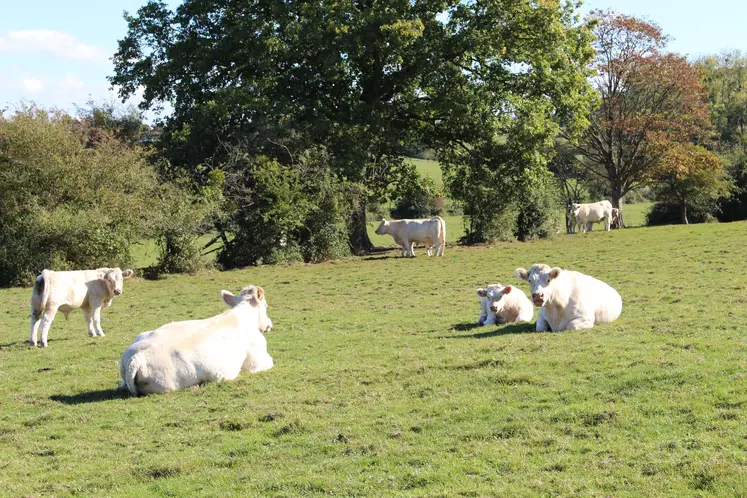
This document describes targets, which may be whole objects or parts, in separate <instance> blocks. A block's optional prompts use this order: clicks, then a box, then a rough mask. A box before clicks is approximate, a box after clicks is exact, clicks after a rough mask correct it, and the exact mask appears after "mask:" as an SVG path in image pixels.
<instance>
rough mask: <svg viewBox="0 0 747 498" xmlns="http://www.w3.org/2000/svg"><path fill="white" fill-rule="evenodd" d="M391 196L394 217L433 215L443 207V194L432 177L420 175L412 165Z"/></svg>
mask: <svg viewBox="0 0 747 498" xmlns="http://www.w3.org/2000/svg"><path fill="white" fill-rule="evenodd" d="M392 197H393V198H394V199H395V206H394V208H393V209H392V212H391V216H392V218H395V219H402V218H426V217H429V216H435V215H438V214H441V211H443V208H444V206H443V201H442V200H443V196H442V193H441V191H440V189H439V188H438V187H437V186H436V183H435V182H434V181H433V179H432V178H429V177H421V176H420V175H419V173H418V172H417V170H416V169H415V168H414V167H413V168H412V169H411V170H410V174H409V175H408V176H405V177H404V178H402V179H401V180H400V182H399V183H398V184H397V187H396V188H395V190H394V193H393V195H392Z"/></svg>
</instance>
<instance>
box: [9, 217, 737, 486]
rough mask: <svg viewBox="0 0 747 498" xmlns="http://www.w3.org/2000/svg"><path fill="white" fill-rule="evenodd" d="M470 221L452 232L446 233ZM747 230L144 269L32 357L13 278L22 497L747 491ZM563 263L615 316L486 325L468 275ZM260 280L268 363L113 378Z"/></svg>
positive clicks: (15, 437) (13, 471)
mask: <svg viewBox="0 0 747 498" xmlns="http://www.w3.org/2000/svg"><path fill="white" fill-rule="evenodd" d="M452 232H453V230H452ZM745 244H747V223H733V224H711V225H696V226H687V227H683V226H670V227H658V228H636V229H630V230H614V231H612V232H609V233H607V232H603V231H599V230H595V231H594V232H593V233H591V234H586V235H584V236H581V235H572V236H566V235H560V236H558V237H556V238H553V239H549V240H540V241H535V242H530V243H525V244H520V243H510V244H497V245H494V246H487V247H479V248H463V247H450V248H449V249H448V250H447V252H446V256H445V257H444V258H426V257H424V256H422V255H420V256H419V257H418V258H415V259H406V258H399V257H394V256H395V252H394V251H391V252H389V253H385V254H382V255H377V256H373V257H364V258H351V259H348V260H344V261H338V262H333V263H325V264H319V265H303V264H294V265H290V266H284V265H281V266H274V267H259V268H249V269H246V270H241V271H232V272H225V273H219V272H212V273H206V274H202V275H197V276H174V277H168V278H166V279H165V280H160V281H145V280H141V279H137V278H136V279H131V280H128V281H127V282H126V284H125V292H124V294H123V295H122V296H120V297H118V298H116V299H115V300H114V302H113V304H112V306H111V307H110V308H108V309H106V310H105V311H104V312H103V315H102V326H103V328H104V330H105V332H106V333H107V336H106V337H104V338H99V339H91V338H89V337H88V336H87V335H86V328H85V325H84V323H83V318H82V313H80V312H73V313H72V314H71V316H70V321H69V322H66V321H65V320H64V319H62V317H61V316H58V318H57V319H56V320H55V322H54V324H53V325H52V330H51V332H50V336H49V337H50V346H49V348H47V349H35V350H31V349H29V348H28V347H27V346H26V342H25V341H26V339H27V338H28V298H29V295H30V289H4V290H0V486H2V487H1V488H0V489H2V493H0V494H3V495H7V496H42V495H44V496H46V495H51V496H72V495H86V496H114V495H117V496H150V495H178V496H198V495H211V496H215V495H236V496H308V495H345V496H348V495H359V496H388V495H402V496H405V495H407V496H409V495H419V496H448V497H451V496H743V495H745V493H747V475H746V473H745V469H747V452H746V451H745V450H746V449H747V446H745V445H746V442H747V425H745V417H746V416H747V415H745V410H744V408H745V406H747V382H745V378H744V376H745V374H746V373H747V372H746V371H745V369H747V350H746V346H745V332H744V324H745V323H746V322H747V307H745V303H746V302H747V278H745V276H744V248H745ZM537 262H546V263H549V264H552V265H559V266H562V267H566V268H572V269H576V270H580V271H584V272H586V273H589V274H591V275H594V276H596V277H598V278H600V279H602V280H604V281H606V282H608V283H609V284H611V285H612V286H614V287H615V288H616V289H617V290H618V291H619V292H620V294H621V295H622V298H623V302H624V307H623V313H622V315H621V317H620V319H619V320H617V321H616V322H614V323H611V324H606V325H601V326H598V327H595V328H594V329H591V330H585V331H575V332H562V333H535V332H533V331H532V330H533V326H532V324H515V325H505V326H497V327H479V328H478V327H475V326H474V325H473V324H474V322H476V321H477V316H478V313H479V304H478V300H477V297H476V296H475V295H474V289H475V288H476V287H478V286H483V285H484V284H486V283H495V282H501V283H504V284H507V283H511V284H514V285H517V286H518V287H519V288H522V289H523V290H525V291H526V290H527V287H526V285H525V284H522V283H519V282H517V281H516V280H515V279H514V278H513V277H512V272H513V270H514V269H515V268H516V267H518V266H523V267H528V265H531V264H532V263H537ZM247 284H258V285H262V286H263V287H264V288H265V289H266V291H267V296H268V300H269V304H270V308H269V313H270V316H271V317H272V319H273V322H274V324H275V329H274V330H273V331H272V332H271V333H270V334H269V335H268V341H269V350H270V353H271V354H272V356H273V357H274V359H275V363H276V366H275V368H273V369H272V370H269V371H267V372H263V373H261V374H258V375H248V374H245V373H244V374H242V375H241V376H240V377H239V379H238V380H237V381H235V382H231V383H223V384H209V385H205V386H202V387H200V388H195V389H189V390H186V391H182V392H176V393H172V394H168V395H163V396H151V397H143V398H130V397H128V396H126V395H124V394H121V393H119V392H114V391H113V390H112V389H113V388H114V387H115V386H117V385H118V383H119V371H118V368H117V361H118V359H119V356H120V354H121V352H122V351H123V350H124V349H125V347H126V346H127V345H128V344H129V343H130V341H131V340H132V338H133V337H135V335H136V334H138V333H139V332H142V331H144V330H149V329H153V328H155V327H157V326H159V325H162V324H164V323H168V322H170V321H173V320H185V319H191V318H202V317H207V316H211V315H213V314H216V313H218V312H220V311H222V309H223V307H222V305H221V303H220V298H219V294H218V292H219V290H220V289H224V288H225V289H229V290H233V291H236V290H238V289H239V288H241V287H242V286H244V285H247Z"/></svg>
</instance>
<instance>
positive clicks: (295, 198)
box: [218, 148, 350, 268]
mask: <svg viewBox="0 0 747 498" xmlns="http://www.w3.org/2000/svg"><path fill="white" fill-rule="evenodd" d="M223 167H224V169H225V171H226V188H225V196H226V200H227V204H228V207H227V209H228V211H230V215H229V216H228V218H227V220H226V221H225V223H224V230H225V231H227V232H231V233H233V235H234V237H233V239H231V240H230V241H229V242H228V244H226V245H225V246H224V247H223V249H222V251H221V252H220V254H219V255H218V262H219V263H220V264H221V265H222V266H223V267H224V268H235V267H240V266H248V265H256V264H273V263H279V262H282V261H293V260H299V259H303V260H304V261H309V262H318V261H323V260H326V259H330V258H336V257H341V256H344V255H348V254H349V253H350V248H349V246H348V245H347V234H346V231H345V224H344V221H345V220H346V219H347V211H346V208H345V206H346V203H345V202H344V196H343V194H344V190H345V186H344V184H342V183H340V182H339V181H338V180H336V179H335V178H334V177H333V175H332V173H331V171H330V169H329V167H328V160H327V155H326V152H325V151H324V150H322V149H310V150H307V151H305V152H304V153H303V154H301V156H300V159H299V161H298V163H296V164H290V165H287V164H283V163H280V162H278V161H277V160H275V159H272V158H269V157H267V156H249V155H248V154H244V153H243V152H241V150H240V149H239V148H236V149H234V153H233V154H232V157H231V160H230V162H228V163H226V164H225V165H224V166H223Z"/></svg>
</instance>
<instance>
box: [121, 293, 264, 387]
mask: <svg viewBox="0 0 747 498" xmlns="http://www.w3.org/2000/svg"><path fill="white" fill-rule="evenodd" d="M221 295H222V297H223V301H224V302H225V303H226V304H227V305H228V306H229V308H230V309H229V310H227V311H224V312H223V313H221V314H220V315H217V316H214V317H212V318H207V319H205V320H189V321H185V322H173V323H169V324H166V325H163V326H162V327H159V328H157V329H156V330H153V331H151V332H143V333H142V334H140V335H138V336H137V337H136V338H135V340H134V341H133V342H132V344H131V345H130V347H128V348H127V349H126V350H125V352H124V353H123V354H122V358H121V359H120V361H119V371H120V375H121V376H122V386H121V387H123V388H124V387H127V388H128V389H129V390H130V392H131V393H132V394H135V395H137V394H152V393H165V392H169V391H176V390H178V389H184V388H186V387H189V386H194V385H197V384H202V383H206V382H220V381H222V380H233V379H235V378H236V377H238V375H239V373H240V372H241V370H242V369H244V370H246V371H248V372H250V373H256V372H261V371H263V370H269V369H270V368H272V367H273V362H272V357H271V356H270V355H269V354H268V353H267V340H266V339H265V336H264V335H263V333H264V332H268V331H269V330H271V329H272V321H271V320H270V318H269V317H268V316H267V300H266V299H265V291H264V290H263V289H262V287H255V286H249V287H246V288H244V289H243V290H242V291H241V293H240V294H239V295H238V296H234V295H233V294H231V293H230V292H228V291H225V290H224V291H221Z"/></svg>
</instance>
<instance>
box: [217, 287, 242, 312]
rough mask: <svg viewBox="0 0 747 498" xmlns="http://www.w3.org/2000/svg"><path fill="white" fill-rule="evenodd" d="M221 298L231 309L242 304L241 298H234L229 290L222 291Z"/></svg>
mask: <svg viewBox="0 0 747 498" xmlns="http://www.w3.org/2000/svg"><path fill="white" fill-rule="evenodd" d="M220 296H221V298H223V302H224V303H226V306H228V307H229V308H233V307H234V306H236V305H237V304H239V303H240V302H241V296H234V295H233V294H232V293H231V292H229V291H227V290H222V291H220Z"/></svg>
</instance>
